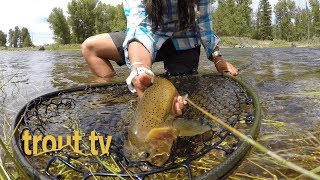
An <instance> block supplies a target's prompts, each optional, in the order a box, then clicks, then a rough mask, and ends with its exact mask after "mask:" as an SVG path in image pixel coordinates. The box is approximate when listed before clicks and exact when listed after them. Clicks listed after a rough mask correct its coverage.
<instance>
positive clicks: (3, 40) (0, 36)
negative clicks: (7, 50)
mask: <svg viewBox="0 0 320 180" xmlns="http://www.w3.org/2000/svg"><path fill="white" fill-rule="evenodd" d="M6 44H7V35H6V34H5V33H4V32H3V31H1V30H0V46H6Z"/></svg>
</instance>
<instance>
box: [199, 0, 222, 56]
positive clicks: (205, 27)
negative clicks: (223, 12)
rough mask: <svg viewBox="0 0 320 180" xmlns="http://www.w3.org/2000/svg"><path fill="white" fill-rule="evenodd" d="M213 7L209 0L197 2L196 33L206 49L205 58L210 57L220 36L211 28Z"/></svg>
mask: <svg viewBox="0 0 320 180" xmlns="http://www.w3.org/2000/svg"><path fill="white" fill-rule="evenodd" d="M212 13H213V7H212V3H211V0H198V3H197V31H198V32H197V34H198V36H199V38H200V40H201V43H202V45H203V47H204V49H205V51H206V54H207V58H208V59H209V57H211V54H212V52H213V50H214V48H215V47H216V46H217V44H218V43H219V41H220V38H219V37H218V36H217V35H216V34H215V32H214V31H213V29H212Z"/></svg>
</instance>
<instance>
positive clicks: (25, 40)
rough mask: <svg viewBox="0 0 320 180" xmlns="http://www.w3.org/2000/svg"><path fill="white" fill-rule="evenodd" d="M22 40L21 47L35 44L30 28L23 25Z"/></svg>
mask: <svg viewBox="0 0 320 180" xmlns="http://www.w3.org/2000/svg"><path fill="white" fill-rule="evenodd" d="M20 42H21V44H20V47H31V46H33V43H32V41H31V37H30V33H29V30H28V28H25V27H23V28H22V29H21V34H20Z"/></svg>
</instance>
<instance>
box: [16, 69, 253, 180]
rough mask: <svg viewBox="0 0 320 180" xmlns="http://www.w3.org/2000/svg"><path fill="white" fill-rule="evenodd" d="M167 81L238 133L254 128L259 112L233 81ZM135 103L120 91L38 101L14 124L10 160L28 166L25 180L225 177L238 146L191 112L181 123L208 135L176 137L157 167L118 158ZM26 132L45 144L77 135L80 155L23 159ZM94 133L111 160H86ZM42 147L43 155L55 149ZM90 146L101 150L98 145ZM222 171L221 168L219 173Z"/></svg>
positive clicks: (122, 87) (76, 92)
mask: <svg viewBox="0 0 320 180" xmlns="http://www.w3.org/2000/svg"><path fill="white" fill-rule="evenodd" d="M168 79H169V80H170V81H171V82H172V83H173V84H174V85H175V87H176V88H177V90H178V92H179V93H180V94H181V95H184V94H188V97H189V99H191V100H192V101H194V102H195V103H196V104H198V105H199V106H201V107H203V108H204V109H206V110H207V111H208V112H210V113H211V114H213V115H214V116H217V117H219V118H220V119H221V120H223V121H224V122H226V123H228V124H229V125H231V126H232V127H234V128H236V129H237V130H239V131H241V132H242V133H245V134H250V133H249V132H250V131H252V128H254V126H253V123H254V122H256V121H259V119H257V118H255V109H256V108H257V107H256V105H255V104H254V103H253V100H252V97H251V96H250V94H249V93H248V91H247V89H246V88H245V87H243V86H242V85H241V84H239V83H238V82H237V81H235V80H234V79H233V78H229V77H225V76H221V75H214V74H209V75H195V76H181V77H169V78H168ZM137 103H138V102H137V100H136V97H135V96H134V95H132V94H131V93H130V92H129V90H128V88H127V86H126V84H124V83H117V84H109V85H103V86H102V85H101V86H95V87H93V86H92V87H82V88H76V89H69V90H65V91H59V92H55V93H51V94H47V95H44V96H41V97H39V98H36V99H34V100H32V101H30V102H29V103H28V104H27V105H26V106H25V108H24V109H23V110H21V112H20V114H19V115H18V116H17V120H16V121H17V122H21V123H17V124H16V126H17V131H16V133H15V134H16V140H17V143H16V144H15V145H14V146H17V147H18V148H16V151H18V152H16V154H17V155H18V156H21V157H23V158H25V159H26V161H25V162H24V163H28V166H30V167H31V168H33V170H32V172H31V173H33V174H35V173H38V174H37V175H44V177H49V178H57V179H69V178H80V177H81V178H83V179H87V178H92V177H95V178H97V179H99V178H105V177H109V178H116V179H118V178H120V177H121V178H134V179H168V178H169V179H192V178H196V177H198V178H201V177H203V176H204V175H205V174H208V173H210V172H211V173H212V172H214V171H219V169H223V171H224V173H222V174H221V173H219V174H214V176H215V177H216V178H219V177H222V176H225V175H226V174H227V173H228V172H229V171H231V170H232V169H233V168H234V167H235V165H236V164H237V163H227V162H229V161H230V162H231V161H232V160H233V159H232V158H231V157H232V155H233V156H234V154H235V153H237V151H240V149H239V147H240V146H241V145H242V144H243V143H244V142H242V141H241V140H240V139H238V138H237V137H236V136H234V135H233V134H232V133H230V132H229V131H227V130H226V129H224V128H223V127H222V126H218V125H217V124H215V123H214V122H212V121H211V120H210V119H208V118H207V117H206V116H204V115H203V114H201V113H200V112H199V111H198V110H197V109H195V108H194V107H192V106H189V105H187V106H186V108H185V109H184V113H183V118H185V119H190V120H196V121H201V122H202V123H205V124H208V125H209V126H211V127H212V129H211V130H210V131H208V132H205V133H203V134H200V135H196V136H193V137H179V138H178V139H177V140H176V142H175V144H174V146H173V149H172V153H171V155H170V158H169V160H168V161H167V162H166V163H165V164H164V165H163V166H162V167H157V166H154V165H152V164H150V163H149V162H146V161H131V160H130V159H128V158H127V157H126V156H125V155H124V154H125V153H124V149H123V145H124V141H125V140H126V133H127V129H128V127H129V126H130V120H131V119H132V117H133V114H134V109H135V107H136V106H137ZM255 128H256V127H255ZM26 130H29V132H30V134H31V135H33V136H34V135H42V136H43V137H44V136H46V135H53V136H55V137H57V136H63V137H66V136H68V135H70V136H72V135H73V133H74V131H75V130H78V131H79V132H80V135H81V136H82V137H83V139H82V141H81V143H80V147H79V149H80V150H81V152H82V153H83V154H79V153H75V152H74V149H72V148H71V147H65V148H63V149H62V150H60V151H53V152H47V153H44V154H41V153H40V155H37V156H34V155H26V154H24V152H23V148H24V143H25V142H24V141H23V140H22V134H23V133H24V132H25V131H26ZM93 130H94V131H95V132H96V134H97V135H100V136H103V137H107V136H112V141H111V146H110V149H109V153H110V154H109V156H107V155H104V156H84V154H86V153H88V154H89V153H90V152H91V151H90V150H91V149H90V142H89V141H88V137H89V136H90V133H91V132H92V131H93ZM63 140H64V142H65V141H66V139H63ZM48 142H49V144H47V148H48V149H51V148H52V147H54V146H55V145H54V144H50V142H51V141H48ZM33 143H34V142H33V141H30V142H29V149H30V150H34V149H35V147H37V149H38V152H42V151H43V149H42V148H43V145H42V144H41V142H40V141H39V142H37V144H33ZM95 146H96V149H100V146H99V143H96V144H95ZM242 151H247V149H244V150H242ZM245 153H246V152H245ZM245 153H244V154H245ZM240 154H241V153H238V155H239V156H240ZM234 161H239V158H238V159H237V160H234ZM221 164H226V165H224V166H223V167H221ZM26 166H27V165H26ZM221 172H222V171H221Z"/></svg>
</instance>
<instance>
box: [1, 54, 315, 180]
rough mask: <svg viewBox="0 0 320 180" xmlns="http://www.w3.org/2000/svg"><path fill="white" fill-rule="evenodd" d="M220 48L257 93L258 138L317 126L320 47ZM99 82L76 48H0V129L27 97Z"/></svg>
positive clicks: (123, 72)
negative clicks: (259, 118) (43, 49)
mask: <svg viewBox="0 0 320 180" xmlns="http://www.w3.org/2000/svg"><path fill="white" fill-rule="evenodd" d="M222 52H223V54H224V58H225V59H227V60H228V61H229V62H231V63H232V64H234V65H235V66H236V67H238V68H239V69H240V75H239V77H240V78H241V79H242V80H244V81H246V82H247V83H248V84H249V85H251V86H252V87H253V89H254V90H255V91H256V92H257V94H258V96H259V99H260V103H261V106H262V112H263V123H262V126H261V131H260V137H265V135H274V134H277V133H280V132H281V133H282V134H283V135H286V132H287V133H289V132H290V133H292V132H291V131H292V130H293V129H294V131H299V132H302V133H305V132H316V131H320V49H315V48H259V49H251V48H244V49H236V48H223V49H222ZM204 54H205V53H203V52H202V55H201V62H200V67H199V72H200V73H202V72H210V71H214V72H216V70H215V69H214V66H213V65H212V63H211V62H210V61H207V60H206V58H205V57H204ZM115 69H116V71H117V75H116V77H115V78H114V80H121V79H124V78H126V76H127V75H128V69H127V67H125V66H123V67H118V66H115ZM153 70H154V71H155V72H156V73H162V72H163V66H162V64H161V63H156V64H155V65H154V67H153ZM99 82H101V80H100V79H99V78H97V77H95V76H94V75H92V73H91V72H90V70H89V68H88V66H87V65H86V63H85V61H84V59H83V57H82V54H81V52H80V51H78V50H73V51H0V104H1V107H0V112H1V113H0V123H1V124H4V125H3V126H2V127H4V128H3V132H2V134H6V133H7V132H5V131H4V129H5V128H7V127H10V125H11V122H13V120H14V117H15V115H16V114H17V113H18V111H19V110H20V108H22V106H23V105H24V104H26V103H27V102H28V101H29V100H31V99H33V98H35V97H37V96H40V95H42V94H45V93H48V92H52V91H55V90H60V89H65V88H70V87H75V86H78V85H86V84H94V83H99ZM319 136H320V135H319ZM319 138H320V137H319ZM261 139H263V138H261ZM261 141H262V140H261ZM262 142H263V141H262ZM264 143H266V142H264ZM266 145H267V146H268V147H269V148H271V149H272V150H275V151H278V150H282V148H284V147H286V144H283V143H280V144H279V143H270V142H268V143H266ZM319 148H320V144H319ZM249 157H250V156H249ZM314 158H315V162H314V161H313V162H312V163H315V164H318V166H319V164H320V155H319V154H318V155H317V156H315V157H314ZM251 160H252V159H251ZM317 162H318V163H317ZM245 164H249V162H245ZM251 166H252V164H251ZM251 166H250V167H251ZM307 167H308V166H307ZM314 168H315V167H314ZM258 169H259V168H258ZM309 169H310V168H309ZM238 171H241V172H244V174H246V176H248V174H250V172H248V171H250V170H249V169H248V167H241V168H240V170H238ZM256 171H258V170H257V169H256ZM260 171H261V172H258V175H259V177H265V176H267V177H268V175H265V174H264V173H265V171H264V170H261V168H260ZM259 173H260V174H259ZM238 174H240V175H239V177H242V178H243V176H241V173H238ZM242 174H243V173H242ZM275 174H276V173H275ZM246 176H244V177H246Z"/></svg>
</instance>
